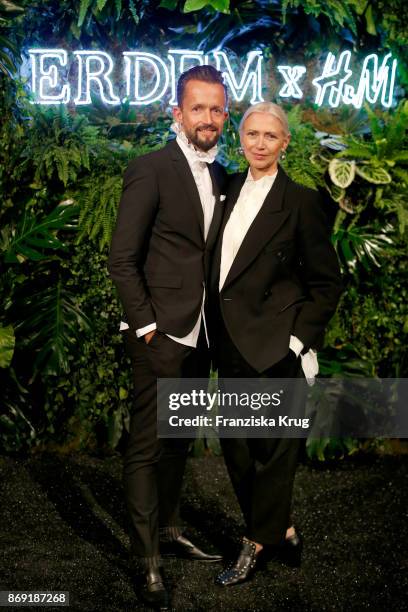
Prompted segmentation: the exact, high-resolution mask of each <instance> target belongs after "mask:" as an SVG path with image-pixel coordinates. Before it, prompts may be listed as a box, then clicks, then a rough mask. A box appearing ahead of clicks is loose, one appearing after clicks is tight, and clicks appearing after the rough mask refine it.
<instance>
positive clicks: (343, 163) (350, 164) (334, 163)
mask: <svg viewBox="0 0 408 612" xmlns="http://www.w3.org/2000/svg"><path fill="white" fill-rule="evenodd" d="M355 175H356V163H355V161H348V160H343V159H339V158H337V157H335V158H334V159H332V160H331V161H330V163H329V176H330V178H331V180H332V181H333V183H334V184H335V185H337V187H341V188H343V189H345V188H346V187H348V186H349V185H351V183H352V182H353V180H354V177H355Z"/></svg>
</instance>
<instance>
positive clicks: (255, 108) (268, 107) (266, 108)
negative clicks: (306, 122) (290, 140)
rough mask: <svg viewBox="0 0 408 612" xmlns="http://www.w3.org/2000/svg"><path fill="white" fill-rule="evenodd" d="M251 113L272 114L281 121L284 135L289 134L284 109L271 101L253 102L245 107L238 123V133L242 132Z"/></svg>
mask: <svg viewBox="0 0 408 612" xmlns="http://www.w3.org/2000/svg"><path fill="white" fill-rule="evenodd" d="M252 113H266V114H268V115H272V117H275V119H278V121H280V122H281V124H282V127H283V131H284V132H285V136H289V135H290V131H289V125H288V119H287V117H286V113H285V111H283V110H282V109H281V107H280V106H278V105H277V104H274V103H273V102H258V104H253V105H252V106H250V107H249V108H247V110H246V111H245V113H244V114H243V116H242V119H241V121H240V124H239V133H240V134H242V131H243V129H244V123H245V121H246V120H247V119H248V117H249V116H250V115H252Z"/></svg>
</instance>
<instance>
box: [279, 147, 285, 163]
mask: <svg viewBox="0 0 408 612" xmlns="http://www.w3.org/2000/svg"><path fill="white" fill-rule="evenodd" d="M280 159H281V160H282V161H283V160H284V159H286V151H285V149H282V151H281V152H280Z"/></svg>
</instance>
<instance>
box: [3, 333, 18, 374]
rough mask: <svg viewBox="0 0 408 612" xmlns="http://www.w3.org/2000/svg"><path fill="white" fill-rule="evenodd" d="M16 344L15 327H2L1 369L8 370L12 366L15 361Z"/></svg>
mask: <svg viewBox="0 0 408 612" xmlns="http://www.w3.org/2000/svg"><path fill="white" fill-rule="evenodd" d="M15 342H16V339H15V337H14V329H13V326H12V325H7V327H2V326H0V368H8V366H9V365H10V363H11V360H12V359H13V354H14V345H15Z"/></svg>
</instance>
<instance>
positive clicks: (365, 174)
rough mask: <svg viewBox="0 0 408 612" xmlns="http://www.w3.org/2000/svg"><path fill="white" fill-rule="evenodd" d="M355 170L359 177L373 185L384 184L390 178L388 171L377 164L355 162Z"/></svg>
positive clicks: (389, 181) (389, 180)
mask: <svg viewBox="0 0 408 612" xmlns="http://www.w3.org/2000/svg"><path fill="white" fill-rule="evenodd" d="M356 172H357V174H358V175H359V176H361V178H363V179H364V180H366V181H368V182H369V183H374V184H375V185H385V184H387V183H391V180H392V179H391V176H390V175H389V174H388V172H387V171H386V170H384V168H380V167H378V166H372V165H368V164H364V165H363V164H356Z"/></svg>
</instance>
